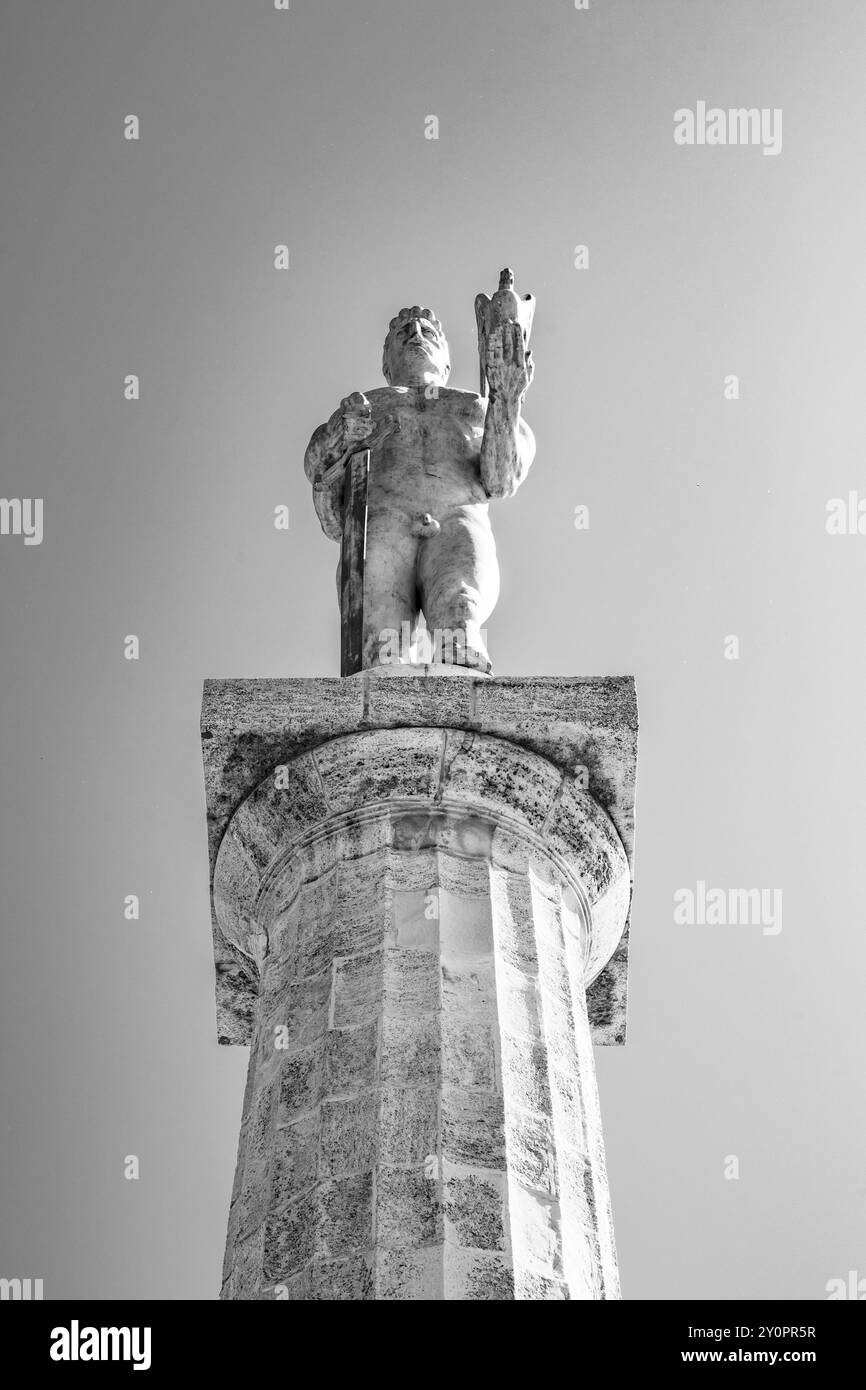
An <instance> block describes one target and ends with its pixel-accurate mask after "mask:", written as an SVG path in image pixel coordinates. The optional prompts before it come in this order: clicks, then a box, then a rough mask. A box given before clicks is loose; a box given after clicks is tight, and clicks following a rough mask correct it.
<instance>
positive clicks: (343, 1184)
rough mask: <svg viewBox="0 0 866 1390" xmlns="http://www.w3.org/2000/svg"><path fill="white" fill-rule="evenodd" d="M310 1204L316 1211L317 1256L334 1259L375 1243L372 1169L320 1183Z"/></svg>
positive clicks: (312, 1209) (311, 1209) (310, 1207)
mask: <svg viewBox="0 0 866 1390" xmlns="http://www.w3.org/2000/svg"><path fill="white" fill-rule="evenodd" d="M307 1205H308V1207H309V1209H310V1211H312V1212H314V1213H315V1218H316V1254H317V1255H320V1256H327V1257H329V1258H330V1257H334V1256H340V1255H347V1254H349V1253H350V1252H352V1251H357V1250H364V1249H367V1248H369V1247H371V1246H372V1244H373V1174H372V1172H369V1173H352V1174H349V1175H348V1176H345V1177H340V1178H333V1179H332V1180H331V1181H330V1182H322V1183H320V1184H319V1186H318V1187H317V1188H316V1191H315V1198H314V1200H313V1201H312V1202H308V1204H307Z"/></svg>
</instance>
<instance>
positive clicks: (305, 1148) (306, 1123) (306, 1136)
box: [270, 1110, 321, 1210]
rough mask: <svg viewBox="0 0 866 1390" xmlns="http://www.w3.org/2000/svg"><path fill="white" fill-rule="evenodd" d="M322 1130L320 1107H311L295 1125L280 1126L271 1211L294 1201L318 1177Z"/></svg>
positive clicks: (275, 1149)
mask: <svg viewBox="0 0 866 1390" xmlns="http://www.w3.org/2000/svg"><path fill="white" fill-rule="evenodd" d="M320 1129H321V1116H320V1113H319V1111H318V1110H310V1111H308V1112H307V1114H306V1115H304V1116H302V1117H301V1119H299V1120H296V1121H295V1122H294V1124H291V1125H283V1126H281V1127H280V1128H278V1129H277V1131H276V1133H275V1135H274V1163H273V1172H272V1177H271V1193H270V1207H271V1209H272V1210H275V1209H278V1208H279V1207H282V1206H285V1205H286V1204H287V1203H288V1202H291V1201H294V1199H295V1198H296V1197H298V1196H299V1195H300V1194H301V1193H302V1192H304V1191H306V1190H307V1189H308V1188H310V1187H311V1186H312V1185H313V1183H315V1181H316V1179H317V1178H318V1176H319V1132H320Z"/></svg>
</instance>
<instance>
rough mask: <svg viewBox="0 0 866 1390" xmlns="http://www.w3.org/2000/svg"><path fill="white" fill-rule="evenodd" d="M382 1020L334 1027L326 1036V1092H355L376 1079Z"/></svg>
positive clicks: (335, 1093) (350, 1093)
mask: <svg viewBox="0 0 866 1390" xmlns="http://www.w3.org/2000/svg"><path fill="white" fill-rule="evenodd" d="M378 1052H379V1021H378V1019H373V1020H372V1021H371V1022H370V1023H361V1024H358V1025H357V1026H356V1027H354V1028H335V1029H332V1030H331V1031H330V1032H329V1033H328V1034H327V1035H326V1038H325V1081H324V1092H325V1095H327V1096H329V1097H331V1096H344V1095H355V1094H356V1093H357V1092H358V1091H361V1090H363V1089H364V1088H365V1087H367V1086H370V1085H372V1083H373V1082H374V1081H375V1079H376V1069H377V1065H378Z"/></svg>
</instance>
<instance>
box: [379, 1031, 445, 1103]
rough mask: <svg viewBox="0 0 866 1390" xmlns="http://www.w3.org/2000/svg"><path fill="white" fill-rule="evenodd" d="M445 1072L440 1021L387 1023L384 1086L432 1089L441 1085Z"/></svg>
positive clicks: (383, 1036)
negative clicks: (442, 1065)
mask: <svg viewBox="0 0 866 1390" xmlns="http://www.w3.org/2000/svg"><path fill="white" fill-rule="evenodd" d="M441 1072H442V1067H441V1060H440V1043H439V1020H438V1019H437V1018H435V1017H428V1018H421V1019H403V1018H387V1017H386V1018H385V1019H383V1021H382V1062H381V1073H380V1074H381V1078H382V1081H383V1082H384V1083H390V1084H391V1085H397V1086H430V1085H434V1084H438V1082H439V1080H440V1077H441Z"/></svg>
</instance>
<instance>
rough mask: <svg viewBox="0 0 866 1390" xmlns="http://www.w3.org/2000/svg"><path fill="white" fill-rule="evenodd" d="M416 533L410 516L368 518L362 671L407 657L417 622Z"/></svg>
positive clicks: (386, 515) (373, 516)
mask: <svg viewBox="0 0 866 1390" xmlns="http://www.w3.org/2000/svg"><path fill="white" fill-rule="evenodd" d="M418 544H419V542H418V537H417V536H414V535H413V534H412V519H411V517H409V516H405V517H404V516H402V514H398V513H394V512H392V511H386V512H384V513H380V514H379V515H378V516H377V515H371V514H368V517H367V546H366V553H365V557H364V662H363V665H364V669H367V668H369V667H370V666H383V665H388V664H390V663H394V662H399V661H408V660H409V643H410V642H411V640H412V638H413V636H414V632H415V627H416V624H417V621H418V609H419V601H418V585H417V581H416V577H415V572H416V567H417V560H418Z"/></svg>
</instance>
